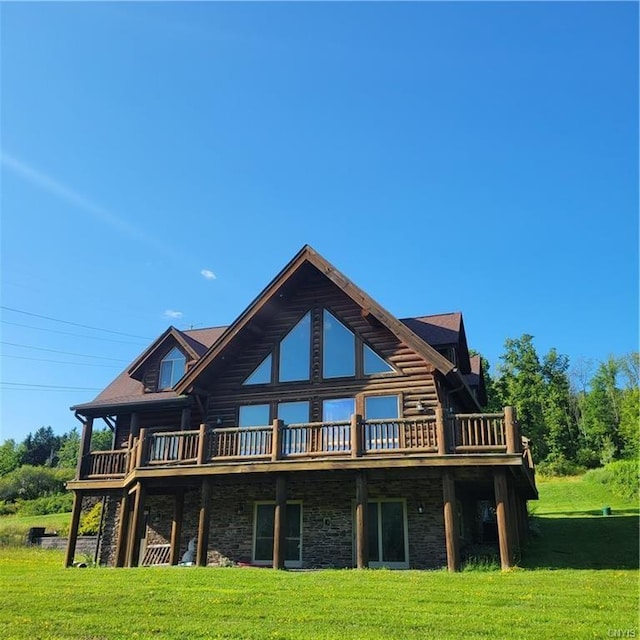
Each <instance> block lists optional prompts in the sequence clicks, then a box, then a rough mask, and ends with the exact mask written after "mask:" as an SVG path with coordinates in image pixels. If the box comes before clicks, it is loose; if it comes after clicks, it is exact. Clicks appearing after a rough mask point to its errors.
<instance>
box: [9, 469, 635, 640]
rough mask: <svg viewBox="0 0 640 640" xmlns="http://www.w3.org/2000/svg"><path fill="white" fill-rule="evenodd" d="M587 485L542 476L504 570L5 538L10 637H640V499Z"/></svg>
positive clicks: (90, 639)
mask: <svg viewBox="0 0 640 640" xmlns="http://www.w3.org/2000/svg"><path fill="white" fill-rule="evenodd" d="M581 485H583V483H582V481H581V480H569V481H567V480H560V481H556V480H553V481H548V482H540V483H539V488H540V495H541V501H540V503H538V507H537V509H536V513H537V515H536V517H535V522H536V525H537V527H538V528H539V530H540V534H541V535H540V536H539V537H536V538H534V539H533V540H532V542H531V544H530V546H529V548H528V550H527V552H526V553H525V555H524V558H523V561H522V563H521V565H522V567H524V568H517V569H515V570H513V571H510V572H505V573H501V572H499V571H491V572H480V571H478V572H473V571H471V572H463V573H458V574H448V573H447V572H445V571H386V570H369V571H355V570H342V571H283V572H276V571H273V570H271V569H250V568H242V569H240V568H237V569H236V568H225V569H214V568H202V569H201V568H186V567H155V568H140V569H105V568H101V569H93V568H88V569H64V568H63V567H62V564H63V554H62V553H60V552H53V551H42V550H38V549H36V550H30V549H24V548H15V547H13V548H9V547H5V548H0V585H1V587H0V638H2V639H5V638H6V639H9V640H14V639H15V640H22V639H25V640H27V639H29V640H35V639H42V640H58V639H63V638H64V639H74V640H117V639H129V638H145V639H146V638H169V639H172V638H176V639H178V638H180V639H191V638H225V639H232V638H233V639H244V638H247V639H262V638H274V639H291V640H293V639H298V638H300V639H302V638H304V639H320V640H321V639H327V638H348V639H350V640H351V639H353V640H355V639H367V640H368V639H382V638H385V639H402V638H407V639H413V638H415V639H418V638H420V639H424V638H445V639H446V638H461V637H463V638H472V639H473V638H491V639H502V638H504V639H507V638H509V639H511V638H514V639H518V638H527V639H531V638H541V639H554V638H563V639H566V638H608V637H631V635H630V634H635V637H640V629H639V628H638V571H637V548H638V529H637V525H638V519H637V505H634V504H633V503H632V502H628V501H626V502H625V501H616V500H615V499H613V498H611V499H609V500H607V501H606V503H603V498H607V497H609V496H607V494H606V491H605V490H604V489H603V488H602V487H595V489H593V490H591V489H590V488H586V489H585V490H584V491H583V489H584V488H585V487H582V488H581ZM603 491H604V494H603ZM605 504H606V505H607V506H611V507H612V509H613V513H614V515H613V516H611V517H603V516H602V515H601V509H602V506H605ZM616 514H619V515H616ZM582 521H585V522H587V521H589V522H590V523H591V527H592V528H591V529H589V528H588V527H587V531H586V533H585V534H584V535H582V534H580V532H579V531H577V530H574V531H572V534H573V535H574V536H576V535H577V537H574V538H573V539H566V535H565V534H566V531H567V529H566V527H569V528H570V525H571V524H572V523H575V522H578V523H582ZM627 523H628V524H629V525H630V527H629V528H627V527H628V525H627ZM0 525H1V522H0ZM32 526H35V524H34V525H32ZM41 526H42V525H41ZM582 526H583V525H582ZM563 527H565V528H563ZM593 527H601V530H600V532H601V534H602V536H605V535H606V536H609V537H608V538H607V539H606V544H603V540H605V538H603V537H600V538H598V537H596V539H595V540H594V539H592V537H593V535H594V531H597V529H595V528H593ZM585 549H586V551H585ZM621 550H622V551H621ZM634 554H635V555H634ZM589 559H590V560H589ZM589 562H590V564H589ZM543 567H551V568H543ZM560 567H561V568H560ZM620 633H627V635H626V636H622V635H619V634H620ZM616 634H618V635H616Z"/></svg>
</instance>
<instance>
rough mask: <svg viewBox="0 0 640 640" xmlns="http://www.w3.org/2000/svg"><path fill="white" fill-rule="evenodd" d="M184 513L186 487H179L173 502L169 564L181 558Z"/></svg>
mask: <svg viewBox="0 0 640 640" xmlns="http://www.w3.org/2000/svg"><path fill="white" fill-rule="evenodd" d="M183 513H184V489H178V490H177V491H176V495H175V497H174V503H173V520H172V521H171V551H170V555H169V564H170V565H174V564H178V561H179V559H180V536H181V535H182V514H183Z"/></svg>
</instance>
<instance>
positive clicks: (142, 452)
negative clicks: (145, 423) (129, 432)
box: [136, 427, 147, 469]
mask: <svg viewBox="0 0 640 640" xmlns="http://www.w3.org/2000/svg"><path fill="white" fill-rule="evenodd" d="M146 438H147V430H146V429H145V428H144V427H143V428H142V429H140V437H139V438H138V450H137V451H136V469H139V468H140V467H142V466H144V465H145V464H146V462H147V452H146V448H147V441H146Z"/></svg>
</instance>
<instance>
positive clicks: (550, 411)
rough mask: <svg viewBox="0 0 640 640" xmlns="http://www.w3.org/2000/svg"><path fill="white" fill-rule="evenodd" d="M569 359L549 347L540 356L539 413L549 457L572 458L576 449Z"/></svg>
mask: <svg viewBox="0 0 640 640" xmlns="http://www.w3.org/2000/svg"><path fill="white" fill-rule="evenodd" d="M568 369H569V358H568V357H567V356H565V355H561V354H558V352H557V351H556V350H555V348H552V349H551V350H550V351H549V353H547V355H545V356H544V359H543V362H542V377H543V381H544V391H543V396H542V413H543V417H544V422H545V428H546V432H547V446H548V449H549V455H550V456H562V457H564V458H566V459H567V460H573V459H574V458H575V455H576V451H577V449H578V430H577V426H576V422H575V417H574V413H573V410H572V399H571V385H570V383H569V376H568V374H567V371H568Z"/></svg>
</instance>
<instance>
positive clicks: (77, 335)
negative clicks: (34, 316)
mask: <svg viewBox="0 0 640 640" xmlns="http://www.w3.org/2000/svg"><path fill="white" fill-rule="evenodd" d="M0 322H1V323H2V324H10V325H12V326H14V327H24V328H25V329H35V330H36V331H46V332H48V333H59V334H61V335H63V336H74V337H75V338H89V339H90V340H102V341H105V342H117V343H119V344H133V345H139V344H140V342H130V341H127V340H115V339H114V338H103V337H102V336H87V335H83V334H82V333H73V332H71V331H56V330H55V329H46V328H45V327H34V326H33V325H30V324H21V323H20V322H9V320H0Z"/></svg>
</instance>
